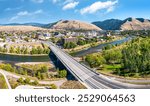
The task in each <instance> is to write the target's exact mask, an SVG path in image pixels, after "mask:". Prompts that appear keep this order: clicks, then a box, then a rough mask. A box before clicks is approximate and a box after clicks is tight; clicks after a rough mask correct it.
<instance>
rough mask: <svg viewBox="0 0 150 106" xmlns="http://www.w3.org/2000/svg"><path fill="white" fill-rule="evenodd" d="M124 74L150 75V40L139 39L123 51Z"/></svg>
mask: <svg viewBox="0 0 150 106" xmlns="http://www.w3.org/2000/svg"><path fill="white" fill-rule="evenodd" d="M122 54H123V58H122V60H123V61H122V63H123V67H124V68H125V70H124V73H130V74H133V75H134V74H136V73H139V74H141V75H147V74H150V38H144V39H141V40H140V39H137V40H135V41H133V42H132V43H131V44H130V45H128V46H127V47H126V48H124V49H123V50H122Z"/></svg>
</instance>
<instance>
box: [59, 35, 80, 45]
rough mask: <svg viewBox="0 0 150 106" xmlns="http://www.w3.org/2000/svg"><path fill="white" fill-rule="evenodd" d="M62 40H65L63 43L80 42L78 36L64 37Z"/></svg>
mask: <svg viewBox="0 0 150 106" xmlns="http://www.w3.org/2000/svg"><path fill="white" fill-rule="evenodd" d="M62 42H63V44H65V43H68V42H74V43H77V42H78V38H76V37H69V38H63V39H62Z"/></svg>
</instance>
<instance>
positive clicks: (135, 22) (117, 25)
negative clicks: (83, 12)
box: [92, 17, 150, 30]
mask: <svg viewBox="0 0 150 106" xmlns="http://www.w3.org/2000/svg"><path fill="white" fill-rule="evenodd" d="M92 24H94V25H96V26H98V27H100V28H102V29H103V30H150V20H148V19H144V18H132V17H129V18H127V19H125V20H119V19H109V20H105V21H97V22H92Z"/></svg>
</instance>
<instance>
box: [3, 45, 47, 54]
mask: <svg viewBox="0 0 150 106" xmlns="http://www.w3.org/2000/svg"><path fill="white" fill-rule="evenodd" d="M0 52H2V53H16V54H31V55H34V54H49V52H50V49H49V48H47V47H45V48H42V47H40V46H38V47H33V48H32V49H31V50H30V49H28V48H26V47H22V48H20V47H17V48H15V47H12V46H11V47H10V48H9V49H8V48H6V47H0Z"/></svg>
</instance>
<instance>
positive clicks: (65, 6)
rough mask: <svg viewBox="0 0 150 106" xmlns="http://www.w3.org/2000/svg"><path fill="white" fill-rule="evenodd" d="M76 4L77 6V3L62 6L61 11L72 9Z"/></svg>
mask: <svg viewBox="0 0 150 106" xmlns="http://www.w3.org/2000/svg"><path fill="white" fill-rule="evenodd" d="M78 4H79V2H70V3H68V4H66V5H64V7H63V10H68V9H73V8H75V7H76V6H77V5H78Z"/></svg>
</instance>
